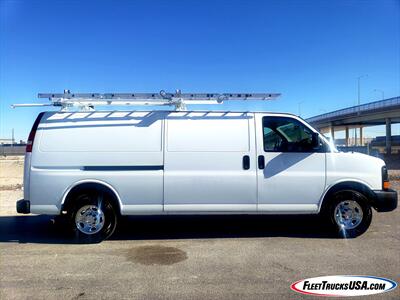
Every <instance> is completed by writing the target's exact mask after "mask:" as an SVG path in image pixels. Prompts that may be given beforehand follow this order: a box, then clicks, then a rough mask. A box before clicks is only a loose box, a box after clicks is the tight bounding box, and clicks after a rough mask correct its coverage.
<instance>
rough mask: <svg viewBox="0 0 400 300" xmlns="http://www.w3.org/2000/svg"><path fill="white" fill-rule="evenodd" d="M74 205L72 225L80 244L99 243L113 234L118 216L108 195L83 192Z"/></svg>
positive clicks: (96, 192) (100, 192)
mask: <svg viewBox="0 0 400 300" xmlns="http://www.w3.org/2000/svg"><path fill="white" fill-rule="evenodd" d="M73 203H74V205H73V207H72V210H71V213H70V223H71V226H72V229H73V232H74V233H75V237H76V238H77V240H78V241H79V242H84V243H97V242H100V241H102V240H104V239H107V238H109V237H110V236H111V235H112V234H113V232H114V231H115V228H116V226H117V214H116V211H115V208H114V206H113V205H112V202H111V201H110V199H109V196H108V195H107V193H104V192H102V191H87V192H82V193H80V194H79V195H77V197H76V199H75V201H74V202H73Z"/></svg>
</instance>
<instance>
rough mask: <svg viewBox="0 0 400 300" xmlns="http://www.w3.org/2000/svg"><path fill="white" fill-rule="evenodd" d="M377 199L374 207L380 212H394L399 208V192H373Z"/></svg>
mask: <svg viewBox="0 0 400 300" xmlns="http://www.w3.org/2000/svg"><path fill="white" fill-rule="evenodd" d="M373 192H374V194H375V199H374V202H373V204H372V206H373V207H374V208H375V209H376V211H378V212H385V211H392V210H395V209H396V207H397V201H398V199H397V192H396V191H394V190H383V191H373Z"/></svg>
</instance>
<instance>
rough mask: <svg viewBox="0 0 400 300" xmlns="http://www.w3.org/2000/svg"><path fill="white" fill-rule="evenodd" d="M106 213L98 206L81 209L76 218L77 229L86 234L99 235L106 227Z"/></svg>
mask: <svg viewBox="0 0 400 300" xmlns="http://www.w3.org/2000/svg"><path fill="white" fill-rule="evenodd" d="M104 221H105V218H104V213H103V211H102V210H101V208H99V207H97V206H96V205H85V206H83V207H81V208H80V209H79V210H78V211H77V213H76V216H75V224H76V228H78V230H79V231H80V232H82V233H85V234H95V233H98V232H99V231H100V230H101V229H102V228H103V226H104Z"/></svg>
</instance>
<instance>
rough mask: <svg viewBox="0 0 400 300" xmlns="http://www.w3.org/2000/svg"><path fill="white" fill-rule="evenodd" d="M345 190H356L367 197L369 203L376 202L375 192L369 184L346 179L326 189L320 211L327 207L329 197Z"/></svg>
mask: <svg viewBox="0 0 400 300" xmlns="http://www.w3.org/2000/svg"><path fill="white" fill-rule="evenodd" d="M345 190H354V191H357V192H359V193H361V194H363V195H364V196H365V197H366V198H367V200H368V204H369V205H371V206H374V205H373V204H374V198H375V194H374V192H373V191H372V189H371V188H370V187H369V186H368V185H367V184H365V183H363V182H360V181H354V180H346V181H341V182H337V183H335V184H333V185H332V186H330V187H329V188H328V189H327V190H326V192H325V193H324V195H323V196H322V197H321V201H320V205H319V212H322V211H323V209H324V208H325V207H326V205H327V204H328V203H329V199H330V198H329V197H330V196H331V195H333V194H334V193H337V192H339V191H345Z"/></svg>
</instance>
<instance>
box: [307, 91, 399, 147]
mask: <svg viewBox="0 0 400 300" xmlns="http://www.w3.org/2000/svg"><path fill="white" fill-rule="evenodd" d="M307 122H309V123H310V124H311V125H313V126H314V127H315V128H317V129H318V130H320V131H321V132H322V133H327V132H328V133H330V135H331V137H332V138H333V139H334V138H335V131H342V130H344V131H345V141H346V145H348V142H349V129H353V128H356V129H358V130H359V138H358V139H356V145H357V144H359V145H363V144H364V143H363V128H364V127H368V126H376V125H386V153H389V154H390V153H391V151H392V147H391V136H392V132H391V125H392V124H394V123H400V97H393V98H389V99H385V100H381V101H375V102H370V103H366V104H362V105H357V106H352V107H349V108H344V109H339V110H336V111H333V112H329V113H324V114H322V115H318V116H315V117H312V118H308V119H307Z"/></svg>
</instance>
